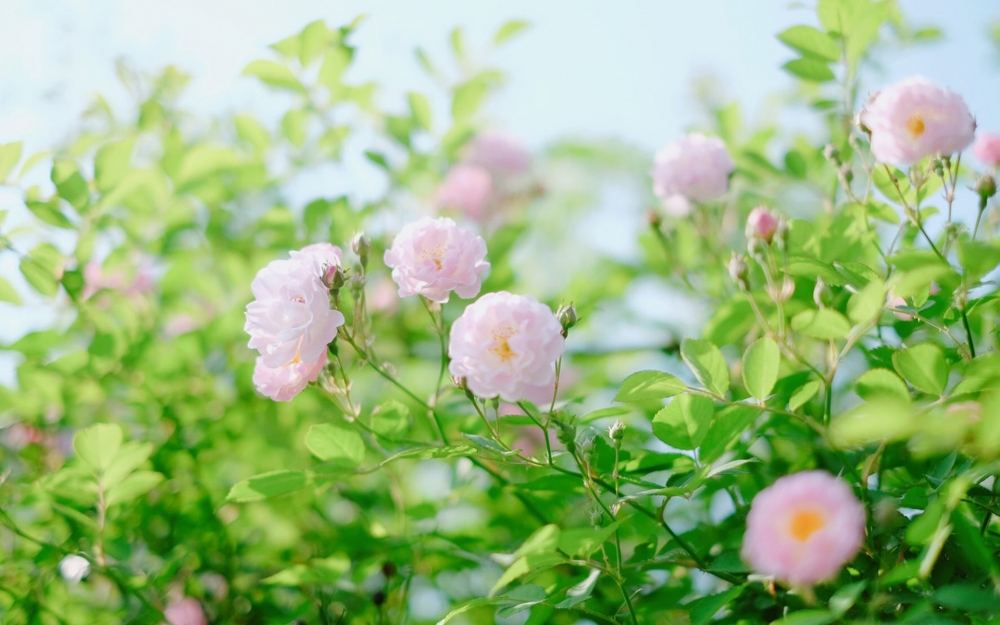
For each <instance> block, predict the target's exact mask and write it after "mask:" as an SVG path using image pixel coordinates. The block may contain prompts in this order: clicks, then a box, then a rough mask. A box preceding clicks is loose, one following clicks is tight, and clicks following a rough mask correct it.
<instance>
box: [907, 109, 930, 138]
mask: <svg viewBox="0 0 1000 625" xmlns="http://www.w3.org/2000/svg"><path fill="white" fill-rule="evenodd" d="M906 129H907V130H909V131H910V134H911V135H913V138H914V139H918V138H920V136H921V135H923V134H924V131H925V130H926V129H927V126H926V125H925V124H924V118H923V117H921V116H919V115H914V116H913V117H911V118H910V119H908V120H906Z"/></svg>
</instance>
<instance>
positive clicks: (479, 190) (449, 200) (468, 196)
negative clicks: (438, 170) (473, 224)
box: [434, 163, 493, 219]
mask: <svg viewBox="0 0 1000 625" xmlns="http://www.w3.org/2000/svg"><path fill="white" fill-rule="evenodd" d="M492 199H493V177H492V176H490V172H488V171H487V170H485V169H483V168H482V167H479V166H477V165H467V164H462V163H460V164H458V165H455V166H454V167H452V168H451V170H450V171H449V172H448V175H447V176H445V178H444V181H443V182H442V183H441V186H440V187H438V190H437V195H436V196H435V199H434V204H435V205H436V206H437V207H438V208H457V209H459V210H461V211H462V212H463V213H465V214H466V215H468V216H469V217H471V218H472V219H482V218H483V217H485V216H486V214H485V213H486V206H487V205H488V204H489V203H490V201H491V200H492Z"/></svg>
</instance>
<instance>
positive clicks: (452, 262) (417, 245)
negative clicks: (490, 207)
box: [385, 217, 490, 303]
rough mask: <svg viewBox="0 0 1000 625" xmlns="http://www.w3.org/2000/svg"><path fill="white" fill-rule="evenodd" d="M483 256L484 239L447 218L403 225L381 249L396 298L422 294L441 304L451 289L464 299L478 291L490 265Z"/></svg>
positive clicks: (427, 219)
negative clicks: (397, 288) (396, 293)
mask: <svg viewBox="0 0 1000 625" xmlns="http://www.w3.org/2000/svg"><path fill="white" fill-rule="evenodd" d="M485 259H486V241H484V240H483V238H482V237H481V236H479V235H477V234H476V233H474V232H472V231H471V230H466V229H465V228H460V227H458V225H456V224H455V222H454V221H452V220H451V219H448V218H447V217H440V218H438V219H431V218H430V217H424V218H422V219H419V220H417V221H415V222H412V223H409V224H407V225H406V226H404V227H403V229H402V230H400V231H399V234H398V235H396V239H395V240H394V241H393V242H392V247H391V248H389V249H388V250H386V252H385V264H386V266H388V267H390V268H391V269H392V279H393V280H394V281H395V282H396V284H398V285H399V296H400V297H409V296H411V295H423V296H424V297H426V298H427V299H429V300H432V301H435V302H442V303H443V302H447V301H448V298H449V296H450V294H451V292H452V291H455V293H457V294H458V296H459V297H462V298H465V299H468V298H470V297H475V296H476V295H478V294H479V290H480V289H481V288H482V285H483V274H484V273H486V270H487V269H489V268H490V264H489V263H488V262H486V260H485Z"/></svg>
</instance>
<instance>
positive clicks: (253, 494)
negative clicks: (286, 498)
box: [226, 469, 311, 503]
mask: <svg viewBox="0 0 1000 625" xmlns="http://www.w3.org/2000/svg"><path fill="white" fill-rule="evenodd" d="M310 482H311V480H310V476H309V475H308V474H307V473H306V472H305V471H290V470H287V469H279V470H277V471H269V472H268V473H261V474H260V475H255V476H253V477H251V478H248V479H245V480H243V481H241V482H237V483H236V484H234V485H233V487H232V488H231V489H230V490H229V494H228V495H226V501H227V502H236V503H243V502H249V501H261V500H264V499H268V498H269V497H277V496H279V495H286V494H288V493H291V492H294V491H297V490H299V489H302V488H305V487H306V486H307V485H308V484H309V483H310Z"/></svg>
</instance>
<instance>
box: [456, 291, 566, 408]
mask: <svg viewBox="0 0 1000 625" xmlns="http://www.w3.org/2000/svg"><path fill="white" fill-rule="evenodd" d="M564 349H565V340H564V339H563V336H562V326H561V325H560V324H559V321H558V320H557V319H556V316H555V315H554V314H553V313H552V310H551V309H549V307H548V306H546V305H544V304H541V303H539V302H538V300H536V299H535V298H533V297H531V296H529V295H512V294H511V293H507V292H506V291H501V292H499V293H488V294H486V295H484V296H483V297H481V298H479V300H478V301H476V302H475V303H474V304H471V305H470V306H469V307H468V308H466V309H465V312H463V313H462V315H461V316H460V317H459V318H458V319H456V320H455V323H454V325H452V327H451V341H450V343H449V345H448V355H449V356H450V357H451V364H450V365H449V371H451V374H452V375H453V376H455V377H458V378H465V380H466V384H467V385H468V388H469V390H471V391H472V392H473V393H474V394H475V395H477V396H478V397H484V398H489V397H497V396H500V398H502V399H503V400H504V401H507V402H517V401H520V400H521V399H522V398H524V397H525V395H526V394H527V393H528V392H530V391H532V390H535V389H536V388H537V387H540V386H545V385H548V384H551V383H552V381H553V379H554V378H555V367H554V365H555V362H556V360H558V359H559V358H560V357H561V356H562V354H563V350H564Z"/></svg>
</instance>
